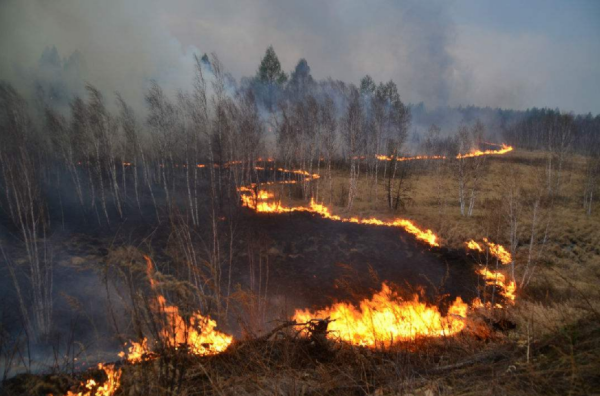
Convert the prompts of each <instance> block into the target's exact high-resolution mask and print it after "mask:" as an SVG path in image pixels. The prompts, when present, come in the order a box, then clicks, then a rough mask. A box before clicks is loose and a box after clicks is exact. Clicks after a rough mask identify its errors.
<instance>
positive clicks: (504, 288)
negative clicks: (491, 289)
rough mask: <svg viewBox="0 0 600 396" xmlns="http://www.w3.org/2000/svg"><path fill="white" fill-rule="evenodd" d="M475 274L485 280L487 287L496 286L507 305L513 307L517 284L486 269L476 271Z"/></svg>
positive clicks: (498, 273) (500, 274)
mask: <svg viewBox="0 0 600 396" xmlns="http://www.w3.org/2000/svg"><path fill="white" fill-rule="evenodd" d="M477 273H478V274H479V275H481V276H483V278H484V279H485V282H486V284H487V285H489V286H496V287H498V288H499V289H500V295H502V296H503V297H504V298H505V299H506V301H508V302H509V304H511V305H514V304H515V299H516V294H515V293H516V291H517V284H516V283H515V281H508V282H507V281H506V276H504V275H503V274H502V273H500V272H497V271H490V270H489V269H487V268H482V269H479V270H477Z"/></svg>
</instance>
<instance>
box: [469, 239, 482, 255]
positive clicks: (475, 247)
mask: <svg viewBox="0 0 600 396" xmlns="http://www.w3.org/2000/svg"><path fill="white" fill-rule="evenodd" d="M466 245H467V248H468V249H471V250H477V251H478V252H483V248H482V247H481V245H480V244H478V243H477V242H475V241H474V240H470V241H469V242H466Z"/></svg>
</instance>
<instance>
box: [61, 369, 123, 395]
mask: <svg viewBox="0 0 600 396" xmlns="http://www.w3.org/2000/svg"><path fill="white" fill-rule="evenodd" d="M98 369H100V370H103V371H104V372H105V373H106V377H107V380H106V381H105V382H104V383H103V384H102V385H100V386H98V384H97V383H96V381H95V380H93V379H91V378H90V379H89V380H87V381H86V383H85V385H83V383H82V384H81V385H82V386H84V387H85V389H87V390H86V391H83V392H78V393H74V392H71V391H68V392H67V394H66V396H112V395H113V394H114V393H115V392H116V391H117V389H118V388H119V385H120V383H121V374H122V372H121V369H115V366H113V365H111V364H106V365H103V364H102V363H100V364H98Z"/></svg>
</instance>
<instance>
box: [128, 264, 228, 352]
mask: <svg viewBox="0 0 600 396" xmlns="http://www.w3.org/2000/svg"><path fill="white" fill-rule="evenodd" d="M144 259H145V260H146V271H147V274H148V279H149V280H150V285H151V286H152V289H154V290H155V291H156V287H157V285H158V284H157V282H156V280H154V277H153V273H154V266H153V265H152V260H151V259H150V258H149V257H148V256H144ZM156 306H157V309H158V310H159V312H161V313H163V314H164V315H165V319H166V323H165V324H164V325H163V328H162V329H161V330H160V335H161V338H162V340H163V341H164V342H165V343H166V344H167V345H168V346H169V347H171V348H175V349H178V348H181V347H182V346H183V347H185V348H187V350H188V351H189V352H190V353H192V354H194V355H214V354H217V353H220V352H223V351H224V350H225V349H227V347H228V346H229V345H230V344H231V342H232V341H233V337H232V336H230V335H227V334H223V333H221V332H219V331H217V330H215V328H216V327H217V322H216V321H214V320H213V319H211V318H209V317H207V316H203V315H201V314H200V313H199V312H194V313H193V314H192V315H191V317H190V318H189V319H188V320H187V321H186V320H184V319H183V318H182V317H181V315H180V314H179V308H177V307H176V306H173V305H169V304H168V303H167V300H166V299H165V297H164V296H163V295H161V294H158V293H157V296H156ZM148 352H149V348H148V340H147V339H146V338H144V339H143V340H142V341H141V342H135V341H132V342H131V346H130V347H129V349H128V353H127V354H126V353H125V352H121V353H120V354H119V356H120V357H122V358H123V357H125V356H127V361H129V362H131V363H137V362H140V361H142V360H143V359H144V356H147V355H148Z"/></svg>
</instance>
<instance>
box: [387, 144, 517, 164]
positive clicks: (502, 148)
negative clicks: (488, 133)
mask: <svg viewBox="0 0 600 396" xmlns="http://www.w3.org/2000/svg"><path fill="white" fill-rule="evenodd" d="M485 144H488V145H491V146H497V147H500V149H498V150H485V151H481V150H474V151H471V152H470V153H465V154H458V155H457V156H456V159H462V158H472V157H480V156H482V155H502V154H506V153H508V152H511V151H513V150H514V147H512V146H508V145H506V144H495V143H485ZM375 157H376V158H377V159H378V160H380V161H392V160H393V158H394V157H393V156H392V157H389V156H387V155H382V154H377V155H375ZM438 159H446V157H445V156H443V155H416V156H414V157H396V161H399V162H402V161H415V160H438Z"/></svg>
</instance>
